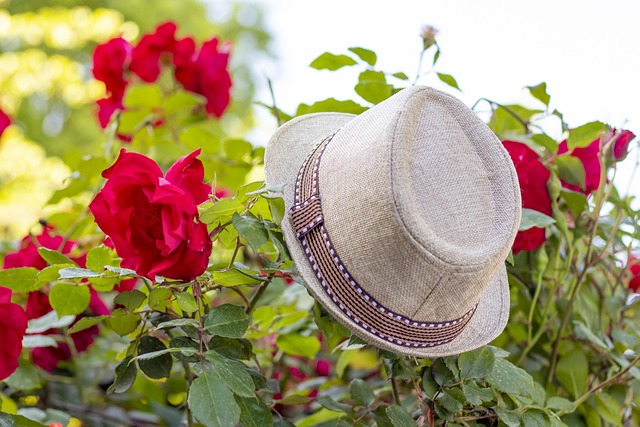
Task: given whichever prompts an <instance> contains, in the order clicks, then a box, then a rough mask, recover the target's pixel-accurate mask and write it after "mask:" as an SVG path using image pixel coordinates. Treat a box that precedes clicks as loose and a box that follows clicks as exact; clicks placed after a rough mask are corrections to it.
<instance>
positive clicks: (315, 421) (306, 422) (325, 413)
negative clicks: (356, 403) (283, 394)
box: [276, 408, 343, 427]
mask: <svg viewBox="0 0 640 427" xmlns="http://www.w3.org/2000/svg"><path fill="white" fill-rule="evenodd" d="M342 416H343V414H342V413H341V412H335V411H330V410H328V409H326V408H322V409H320V410H319V411H316V412H315V413H314V414H313V415H309V416H308V417H306V418H304V419H302V420H300V421H298V422H296V424H295V427H313V426H323V425H324V426H334V425H336V424H337V423H338V422H337V421H336V422H333V423H331V422H330V421H333V420H336V419H338V418H340V417H342ZM276 420H277V418H276ZM336 427H342V426H337V425H336Z"/></svg>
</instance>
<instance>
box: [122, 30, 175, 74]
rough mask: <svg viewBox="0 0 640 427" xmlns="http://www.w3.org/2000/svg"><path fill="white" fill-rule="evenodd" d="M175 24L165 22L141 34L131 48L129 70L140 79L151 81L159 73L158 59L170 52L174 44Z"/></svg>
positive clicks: (172, 50)
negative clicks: (149, 31)
mask: <svg viewBox="0 0 640 427" xmlns="http://www.w3.org/2000/svg"><path fill="white" fill-rule="evenodd" d="M175 35H176V24H175V23H173V22H166V23H164V24H162V25H160V26H158V28H156V31H155V32H154V33H152V34H145V35H144V36H142V38H141V39H140V41H139V42H138V45H137V46H136V47H135V48H134V49H133V55H132V58H131V67H130V68H131V71H133V72H134V73H136V74H137V75H138V76H139V77H140V78H141V79H142V80H144V81H145V82H148V83H153V82H155V81H156V80H158V76H159V75H160V59H161V56H162V54H165V53H168V54H172V55H173V52H174V50H175V45H176V37H175Z"/></svg>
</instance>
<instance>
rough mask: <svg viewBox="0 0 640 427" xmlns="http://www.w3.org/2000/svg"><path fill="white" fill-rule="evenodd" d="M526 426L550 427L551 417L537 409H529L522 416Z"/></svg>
mask: <svg viewBox="0 0 640 427" xmlns="http://www.w3.org/2000/svg"><path fill="white" fill-rule="evenodd" d="M522 422H523V424H524V427H548V426H549V418H548V417H547V414H545V413H544V412H542V411H539V410H537V409H534V410H528V411H527V412H525V413H524V416H523V417H522Z"/></svg>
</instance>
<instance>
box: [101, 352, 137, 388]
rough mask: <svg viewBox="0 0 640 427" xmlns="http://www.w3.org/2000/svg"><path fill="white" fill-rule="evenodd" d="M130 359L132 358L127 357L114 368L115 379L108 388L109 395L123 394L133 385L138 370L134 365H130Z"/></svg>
mask: <svg viewBox="0 0 640 427" xmlns="http://www.w3.org/2000/svg"><path fill="white" fill-rule="evenodd" d="M132 358H133V356H127V357H125V358H124V359H123V360H122V362H120V363H118V366H116V378H115V379H114V380H113V384H111V385H110V386H109V390H108V392H109V393H124V392H126V391H127V390H129V389H130V388H131V386H132V385H133V382H134V381H135V380H136V376H137V374H138V369H137V367H136V364H135V363H130V362H131V359H132Z"/></svg>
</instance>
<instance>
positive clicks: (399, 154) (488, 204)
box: [265, 86, 521, 357]
mask: <svg viewBox="0 0 640 427" xmlns="http://www.w3.org/2000/svg"><path fill="white" fill-rule="evenodd" d="M334 134H335V135H334ZM331 135H333V136H332V137H331ZM328 137H330V138H329V139H328ZM327 141H328V142H327ZM319 144H324V146H323V150H322V154H321V159H320V160H319V161H318V163H317V172H316V173H317V178H313V179H314V182H315V181H316V180H317V191H318V192H319V197H318V198H319V200H320V201H321V210H322V230H323V231H322V233H323V235H324V236H325V238H327V239H330V245H329V242H327V245H328V247H329V248H330V249H331V250H333V251H334V253H335V255H336V259H338V258H339V261H340V263H339V264H336V265H335V266H331V268H337V267H338V266H343V267H344V268H345V271H348V274H349V276H348V277H349V280H350V281H351V278H353V279H354V280H355V281H356V282H357V287H354V289H356V290H357V292H358V293H359V295H363V299H362V301H359V300H358V304H360V305H362V306H363V307H364V305H366V304H369V305H371V304H373V306H374V307H375V308H376V309H380V310H382V311H381V312H379V313H377V312H376V313H374V314H373V316H378V317H379V319H373V318H369V317H366V316H365V318H363V316H364V315H363V316H361V315H360V314H359V313H360V312H359V311H358V310H359V309H358V307H355V305H357V304H352V302H351V301H355V300H350V299H348V298H342V300H341V299H340V298H341V297H340V295H338V294H337V293H336V292H333V293H332V292H331V286H333V285H335V281H332V280H330V276H328V275H327V274H324V273H323V275H322V279H320V278H319V277H321V276H320V274H319V272H318V269H317V268H316V265H314V264H315V262H316V259H314V258H313V256H311V255H313V250H312V251H311V254H310V253H309V250H308V249H309V248H310V247H308V246H303V244H302V243H301V239H300V238H299V237H298V236H297V235H296V234H297V233H296V230H294V228H293V226H292V223H291V218H290V214H289V213H288V211H289V209H291V208H292V207H294V205H296V200H295V191H296V182H297V179H298V176H299V175H300V171H301V167H302V166H303V164H305V160H307V159H308V158H309V157H310V156H311V155H312V153H314V150H315V149H317V148H318V147H319ZM316 152H317V150H316ZM309 173H311V172H309ZM265 176H266V181H267V184H268V185H275V184H285V187H284V196H283V197H284V201H285V208H286V211H287V214H286V215H285V218H284V219H283V221H282V229H283V233H284V236H285V240H286V242H287V245H288V246H289V249H290V252H291V255H292V258H293V260H294V261H295V263H296V266H297V268H298V270H299V271H300V274H301V275H302V277H303V278H304V280H305V283H306V285H307V288H308V289H309V291H310V292H311V293H312V294H313V296H314V297H315V298H316V299H317V300H318V301H319V302H320V303H321V304H322V305H323V306H324V307H325V308H326V309H327V311H328V312H330V313H331V314H332V315H333V316H334V317H335V318H336V319H337V320H338V321H340V322H341V323H343V324H344V325H345V326H347V327H348V328H349V329H350V330H352V331H353V332H354V333H355V334H356V335H358V336H359V337H360V338H362V339H363V340H364V341H366V342H367V343H370V344H372V345H374V346H376V347H379V348H383V349H386V350H390V351H393V352H396V353H399V354H404V355H410V356H416V357H438V356H445V355H451V354H459V353H462V352H465V351H470V350H472V349H475V348H477V347H480V346H482V345H484V344H486V343H488V342H490V341H492V340H493V339H494V338H495V337H497V336H498V335H499V334H500V332H501V331H502V330H503V329H504V327H505V325H506V322H507V319H508V315H509V287H508V283H507V276H506V270H505V266H504V260H505V259H506V257H507V256H508V254H509V251H510V248H511V245H512V243H513V240H514V238H515V235H516V232H517V229H518V225H519V223H520V215H521V209H520V206H521V201H520V192H519V186H518V181H517V176H516V173H515V170H514V167H513V164H512V162H511V160H510V158H509V155H508V154H507V152H506V151H505V149H504V148H503V147H502V144H501V143H500V141H499V140H498V138H497V137H496V136H495V135H494V134H493V133H492V132H491V131H490V130H489V128H488V127H487V126H486V125H485V124H484V123H483V122H482V121H481V120H480V119H479V118H478V117H477V116H476V115H475V114H474V113H473V112H472V111H471V110H470V109H469V108H468V107H466V106H465V105H464V104H463V103H462V102H460V101H459V100H457V99H456V98H454V97H453V96H451V95H448V94H446V93H443V92H440V91H438V90H436V89H433V88H430V87H425V86H415V87H411V88H408V89H405V90H402V91H400V92H398V93H397V94H395V95H394V96H392V97H391V98H389V99H387V100H385V101H384V102H382V103H380V104H378V105H376V106H374V107H372V108H371V109H369V110H367V111H366V112H364V113H362V114H360V115H358V116H354V115H350V114H341V113H317V114H309V115H305V116H301V117H298V118H295V119H293V120H291V121H289V122H287V123H286V124H284V125H283V126H281V127H280V128H279V129H278V130H277V131H276V133H275V134H274V135H273V137H272V138H271V140H270V142H269V144H268V145H267V149H266V154H265ZM307 182H310V181H307ZM314 231H315V230H314ZM298 232H299V230H298ZM318 247H319V248H320V249H318V250H322V249H323V248H321V247H320V246H318ZM311 249H312V248H311ZM305 250H306V251H307V253H305ZM310 256H311V257H310ZM333 256H334V254H333V253H332V255H331V258H333ZM316 258H318V256H317V257H316ZM329 259H330V258H329ZM341 272H342V273H344V271H341ZM345 277H346V276H345ZM325 279H326V280H325ZM323 280H324V283H323ZM352 282H353V281H352ZM352 284H354V285H355V284H356V283H352ZM358 289H359V290H358ZM347 291H348V289H347ZM353 292H355V291H353ZM353 292H352V293H353ZM353 295H355V296H356V297H358V294H356V293H353ZM336 296H338V298H337V299H336ZM356 297H353V298H356ZM365 297H366V301H365V299H364V298H365ZM372 301H373V303H372ZM381 307H384V308H381ZM369 308H370V307H369ZM369 311H370V312H372V313H373V312H374V311H372V310H369ZM387 315H389V316H387ZM367 316H368V315H367ZM468 316H470V318H468ZM389 317H390V319H389ZM396 317H397V319H400V320H399V322H406V324H407V327H411V324H413V325H417V326H416V327H419V325H423V326H425V327H426V328H427V329H428V327H429V325H431V326H432V327H433V325H434V324H436V326H437V327H438V328H439V327H440V326H443V327H444V326H445V325H446V328H451V327H453V326H450V323H451V321H452V320H453V319H458V320H456V322H460V323H459V324H458V326H456V328H457V330H458V332H457V333H456V335H455V337H454V338H450V337H448V338H447V339H446V340H445V339H442V340H441V341H438V340H433V341H429V344H428V345H426V344H420V342H421V341H419V340H417V338H416V340H417V341H412V339H413V338H415V337H413V335H414V332H415V331H417V332H416V334H417V335H415V336H416V337H417V336H418V335H420V334H422V330H421V329H411V330H409V329H408V330H401V329H402V328H400V327H399V328H400V329H398V332H397V335H398V336H395V335H394V334H393V333H392V334H391V335H390V336H389V334H386V335H385V334H382V333H381V332H380V330H376V329H374V328H373V327H372V326H371V325H372V324H375V322H374V321H378V320H379V321H380V322H385V321H387V322H388V321H391V320H393V321H396V322H398V320H396ZM460 319H465V320H464V325H462V324H461V323H462V320H460ZM445 322H446V323H445ZM363 323H365V324H364V326H363ZM367 323H368V327H367ZM440 323H441V324H440ZM399 325H400V326H404V325H402V323H399ZM446 328H445V329H446ZM392 329H393V328H392ZM394 330H395V329H394ZM394 333H395V332H394ZM436 335H437V334H436Z"/></svg>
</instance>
